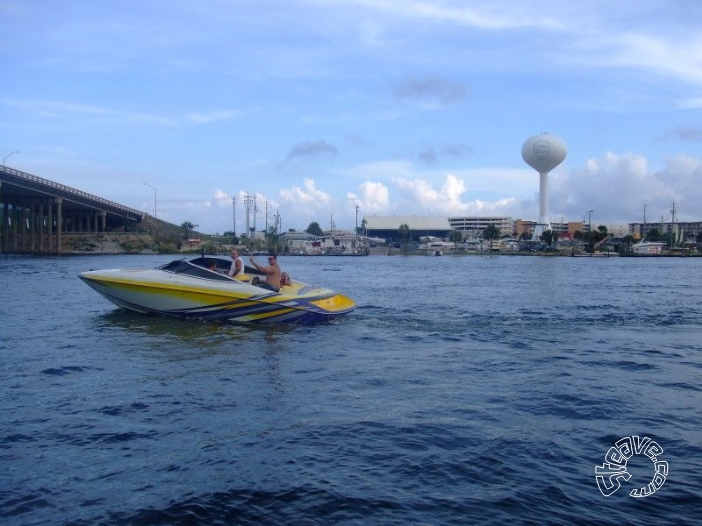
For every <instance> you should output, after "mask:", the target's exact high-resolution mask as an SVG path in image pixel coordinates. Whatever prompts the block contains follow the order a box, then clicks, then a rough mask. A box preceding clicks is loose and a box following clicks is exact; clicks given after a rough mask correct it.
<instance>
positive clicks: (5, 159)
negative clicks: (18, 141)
mask: <svg viewBox="0 0 702 526" xmlns="http://www.w3.org/2000/svg"><path fill="white" fill-rule="evenodd" d="M16 153H20V152H19V150H15V151H14V152H10V153H8V154H7V155H6V156H5V157H3V158H2V165H3V166H7V165H6V164H5V161H7V160H8V159H9V158H10V157H12V156H13V155H14V154H16Z"/></svg>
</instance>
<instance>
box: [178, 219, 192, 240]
mask: <svg viewBox="0 0 702 526" xmlns="http://www.w3.org/2000/svg"><path fill="white" fill-rule="evenodd" d="M180 226H181V228H182V229H183V230H185V238H184V239H188V237H189V232H190V230H192V229H193V228H195V225H193V224H192V223H191V222H190V221H183V222H182V223H181V225H180Z"/></svg>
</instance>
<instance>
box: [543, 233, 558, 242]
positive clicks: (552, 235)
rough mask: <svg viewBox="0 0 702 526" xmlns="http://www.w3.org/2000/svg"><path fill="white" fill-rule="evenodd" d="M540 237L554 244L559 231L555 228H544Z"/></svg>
mask: <svg viewBox="0 0 702 526" xmlns="http://www.w3.org/2000/svg"><path fill="white" fill-rule="evenodd" d="M540 239H541V241H543V242H544V243H546V244H547V245H553V244H554V243H555V242H556V241H558V232H556V231H554V230H544V231H543V232H542V233H541V237H540Z"/></svg>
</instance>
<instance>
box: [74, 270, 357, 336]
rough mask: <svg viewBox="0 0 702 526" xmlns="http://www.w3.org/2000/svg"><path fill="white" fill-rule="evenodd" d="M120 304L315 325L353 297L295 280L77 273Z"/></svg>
mask: <svg viewBox="0 0 702 526" xmlns="http://www.w3.org/2000/svg"><path fill="white" fill-rule="evenodd" d="M79 277H80V278H81V279H82V280H83V282H85V283H86V284H87V285H88V286H90V287H91V288H92V289H93V290H95V291H96V292H98V293H99V294H101V295H102V296H103V297H105V298H106V299H108V300H109V301H111V302H112V303H114V304H115V305H118V306H120V307H123V308H126V309H129V310H131V311H135V312H140V313H146V314H161V315H167V316H175V317H179V318H201V319H211V320H223V321H230V322H238V323H293V324H305V325H307V324H313V323H319V322H324V321H329V320H333V319H335V318H338V317H340V316H344V315H346V314H348V313H349V312H351V311H352V310H353V309H354V308H355V303H354V302H353V300H351V299H350V298H348V297H347V296H344V295H343V294H338V293H336V292H334V291H331V290H329V289H324V288H316V287H311V286H309V285H307V284H304V283H300V282H296V283H294V284H293V286H290V287H283V289H282V290H281V292H280V293H277V292H273V291H269V290H267V289H263V288H261V287H257V286H254V285H250V284H248V283H244V282H239V281H237V280H230V279H227V280H226V281H212V280H209V279H202V278H198V277H191V276H183V275H180V274H174V273H169V272H164V271H162V270H159V269H153V270H125V269H110V270H94V271H86V272H82V273H80V274H79Z"/></svg>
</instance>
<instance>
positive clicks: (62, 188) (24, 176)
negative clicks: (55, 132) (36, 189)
mask: <svg viewBox="0 0 702 526" xmlns="http://www.w3.org/2000/svg"><path fill="white" fill-rule="evenodd" d="M2 170H3V172H5V173H6V174H9V175H12V176H14V177H17V178H18V179H21V180H23V181H25V182H28V183H34V184H37V185H44V186H49V187H51V188H54V189H56V190H58V191H59V192H62V193H63V194H65V195H69V196H75V197H80V198H82V199H84V200H87V201H92V202H95V203H100V204H103V205H106V206H109V207H111V208H116V209H118V210H122V211H123V212H127V213H130V214H134V215H137V216H140V217H143V216H144V212H142V211H141V210H137V209H135V208H130V207H128V206H124V205H121V204H119V203H115V202H114V201H110V200H109V199H103V198H102V197H98V196H95V195H92V194H89V193H88V192H83V191H82V190H77V189H75V188H71V187H70V186H66V185H63V184H60V183H56V182H54V181H50V180H48V179H44V178H43V177H39V176H37V175H32V174H30V173H27V172H22V171H20V170H15V169H14V168H9V167H8V166H2Z"/></svg>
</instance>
